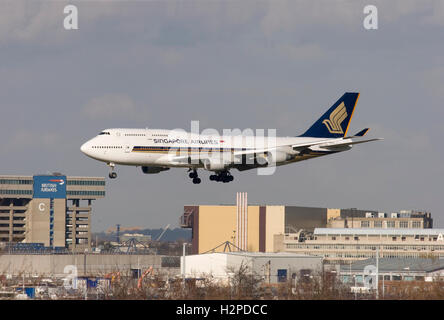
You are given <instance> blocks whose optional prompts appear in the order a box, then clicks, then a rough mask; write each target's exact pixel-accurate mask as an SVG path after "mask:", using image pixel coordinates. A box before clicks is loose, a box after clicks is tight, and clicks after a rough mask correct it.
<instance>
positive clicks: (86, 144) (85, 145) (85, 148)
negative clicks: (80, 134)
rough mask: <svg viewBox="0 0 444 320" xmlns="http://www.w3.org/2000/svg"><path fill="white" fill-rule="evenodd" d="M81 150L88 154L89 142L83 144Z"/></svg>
mask: <svg viewBox="0 0 444 320" xmlns="http://www.w3.org/2000/svg"><path fill="white" fill-rule="evenodd" d="M80 151H82V152H83V153H84V154H86V155H87V154H88V142H85V143H84V144H82V146H81V147H80Z"/></svg>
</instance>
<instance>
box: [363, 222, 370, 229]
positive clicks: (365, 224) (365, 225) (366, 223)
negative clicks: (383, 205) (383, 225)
mask: <svg viewBox="0 0 444 320" xmlns="http://www.w3.org/2000/svg"><path fill="white" fill-rule="evenodd" d="M369 227H370V221H361V228H369Z"/></svg>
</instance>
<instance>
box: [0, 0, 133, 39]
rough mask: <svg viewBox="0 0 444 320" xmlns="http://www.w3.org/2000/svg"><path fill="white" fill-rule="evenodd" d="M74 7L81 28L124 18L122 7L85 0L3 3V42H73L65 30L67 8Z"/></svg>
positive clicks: (0, 18) (0, 35)
mask: <svg viewBox="0 0 444 320" xmlns="http://www.w3.org/2000/svg"><path fill="white" fill-rule="evenodd" d="M68 4H73V5H76V6H77V8H78V9H79V28H81V27H82V25H87V24H90V23H92V22H95V21H98V19H99V18H102V17H110V16H116V15H123V14H124V13H123V12H122V10H120V9H121V8H120V7H119V6H118V5H113V4H106V5H104V3H93V4H91V3H88V4H87V5H85V2H82V1H75V0H74V1H67V0H59V1H28V0H13V1H11V0H2V1H0V43H7V42H18V43H37V42H39V41H42V40H45V41H50V42H58V41H62V42H63V41H69V39H70V37H67V35H68V32H76V31H67V30H65V29H64V28H63V20H64V19H65V17H66V14H65V13H64V12H63V9H64V7H65V6H66V5H68Z"/></svg>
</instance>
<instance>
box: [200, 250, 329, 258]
mask: <svg viewBox="0 0 444 320" xmlns="http://www.w3.org/2000/svg"><path fill="white" fill-rule="evenodd" d="M208 254H225V255H232V256H243V257H251V258H322V256H317V255H309V254H301V253H292V252H244V251H236V252H208V253H201V254H198V256H203V255H208Z"/></svg>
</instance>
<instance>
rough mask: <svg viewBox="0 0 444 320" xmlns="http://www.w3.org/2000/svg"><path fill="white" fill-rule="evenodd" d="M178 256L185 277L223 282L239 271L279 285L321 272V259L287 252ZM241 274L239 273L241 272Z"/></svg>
mask: <svg viewBox="0 0 444 320" xmlns="http://www.w3.org/2000/svg"><path fill="white" fill-rule="evenodd" d="M183 261H184V259H183V257H181V270H182V274H183V270H184V269H185V276H186V277H187V278H206V277H211V278H213V279H215V280H218V281H222V282H227V281H229V279H230V277H233V275H235V274H236V272H239V271H240V268H241V266H242V267H243V268H245V269H244V270H243V272H245V274H249V275H255V276H257V277H258V279H259V280H262V281H263V282H265V283H271V284H274V283H279V282H286V281H288V280H291V279H294V278H299V277H302V276H310V275H317V274H319V273H320V272H321V271H322V258H321V257H316V256H307V255H300V254H291V253H251V252H218V253H208V254H199V255H190V256H185V268H184V263H183ZM241 272H242V271H241Z"/></svg>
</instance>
